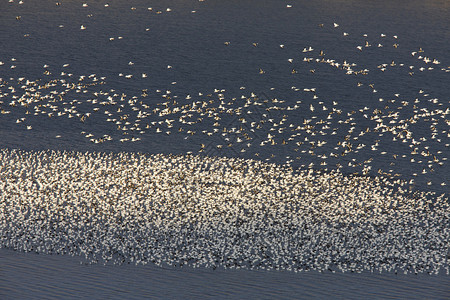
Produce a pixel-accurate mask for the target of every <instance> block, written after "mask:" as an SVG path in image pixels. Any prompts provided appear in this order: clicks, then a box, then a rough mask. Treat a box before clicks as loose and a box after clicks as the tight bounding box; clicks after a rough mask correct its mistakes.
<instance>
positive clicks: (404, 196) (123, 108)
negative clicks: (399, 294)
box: [0, 0, 450, 274]
mask: <svg viewBox="0 0 450 300" xmlns="http://www.w3.org/2000/svg"><path fill="white" fill-rule="evenodd" d="M10 2H13V3H14V1H13V0H10ZM18 4H23V2H22V1H20V2H18ZM57 5H58V6H60V5H62V4H61V3H57ZM83 7H88V4H87V3H84V4H83ZM105 8H108V9H109V4H105ZM287 8H292V6H291V5H287ZM131 9H132V10H136V8H135V7H131ZM148 11H149V12H150V13H154V12H156V13H157V14H161V13H169V12H171V11H172V9H171V8H167V9H164V10H155V9H153V8H148ZM194 12H195V11H192V13H194ZM16 19H17V21H18V22H20V21H21V20H22V17H21V16H17V17H16ZM319 26H320V27H324V26H325V27H326V26H327V25H324V24H319ZM328 26H329V27H331V28H333V29H334V30H335V31H336V34H337V36H339V38H343V39H346V38H348V36H350V35H351V34H350V33H347V32H343V31H341V30H340V26H339V24H336V23H334V24H332V25H328ZM80 30H86V31H88V30H89V27H87V26H86V25H81V26H80ZM83 32H84V31H83ZM25 38H27V36H26V35H25ZM122 38H123V37H111V38H109V40H110V41H111V42H113V41H115V39H122ZM380 40H381V41H383V40H385V41H386V42H385V43H384V42H383V44H382V43H381V42H379V41H380ZM373 41H374V42H371V41H370V39H369V37H368V36H367V35H363V42H362V43H361V45H358V46H357V47H355V49H354V51H355V53H360V54H363V53H364V52H365V51H370V49H369V48H371V47H373V48H377V49H379V51H383V49H384V48H386V49H388V48H389V50H386V54H387V55H390V54H391V53H392V52H395V51H397V50H398V49H399V48H401V47H400V45H399V42H398V37H397V36H392V37H388V36H386V35H385V34H383V33H380V34H379V36H377V37H376V38H373ZM375 41H376V42H375ZM372 44H373V45H372ZM252 46H253V47H260V46H259V44H258V43H256V42H255V43H253V45H249V47H252ZM276 46H277V47H278V45H276ZM224 47H230V48H232V47H233V42H229V41H226V42H224ZM279 48H280V51H285V50H286V46H285V45H279ZM324 51H325V50H319V49H314V48H313V47H312V46H307V47H304V48H303V49H298V57H292V58H287V60H286V66H288V67H289V68H288V69H289V72H290V73H292V75H293V76H294V75H295V74H298V73H299V72H305V71H306V72H305V73H307V74H309V75H310V76H314V74H316V73H319V72H321V70H323V67H324V66H325V67H327V68H329V69H330V70H331V72H335V73H336V74H342V76H350V77H349V78H351V80H356V81H355V83H356V85H357V87H358V88H361V89H365V90H366V91H367V93H368V94H371V95H373V93H378V92H379V87H378V85H377V83H376V82H375V81H370V80H371V79H370V80H368V79H367V78H368V76H367V75H368V74H372V73H375V72H380V73H381V72H385V73H389V72H390V71H391V70H393V69H395V70H396V71H400V72H403V73H404V75H405V76H416V73H422V74H424V73H426V72H443V73H450V67H441V62H440V61H439V60H438V59H437V58H432V57H430V56H427V55H426V54H425V51H424V50H423V49H422V48H419V49H412V50H411V51H410V55H409V56H408V57H407V58H404V61H411V60H413V61H414V63H413V64H408V63H403V62H402V61H394V60H389V62H380V64H379V65H378V66H377V68H376V69H375V70H372V69H370V70H369V69H367V68H363V67H362V68H360V67H359V66H358V64H356V63H354V62H351V61H348V60H340V59H338V58H334V59H333V58H332V57H330V56H329V55H328V54H327V53H325V52H326V51H325V52H324ZM17 63H20V58H8V59H7V60H5V59H3V61H2V60H0V71H2V69H3V70H8V71H11V70H14V69H15V68H16V65H17ZM134 65H135V63H134V62H133V61H130V62H129V63H128V66H129V67H130V68H133V67H134ZM70 68H71V66H70V64H68V63H65V64H63V65H62V66H60V67H59V66H49V65H44V66H43V69H42V72H43V75H44V76H42V78H39V79H33V78H27V76H25V75H23V76H19V77H8V78H0V111H1V115H0V118H3V119H4V120H9V119H8V118H9V116H14V122H15V123H16V124H17V126H21V127H23V129H24V130H33V129H35V128H34V127H33V126H32V125H31V124H32V123H33V120H38V119H39V120H42V119H43V118H46V119H47V118H52V119H53V120H54V119H58V118H64V119H73V122H82V123H84V124H85V125H86V126H85V128H87V129H86V130H83V131H81V132H80V134H83V135H84V136H85V137H86V138H87V139H89V141H91V142H92V143H93V144H98V147H99V148H98V150H99V151H101V150H102V148H101V147H102V144H103V143H116V142H117V143H131V142H133V143H142V142H145V140H146V139H150V138H151V139H154V138H155V136H156V137H157V136H158V135H157V134H161V135H171V136H172V137H173V139H174V141H176V142H177V143H183V142H185V143H189V142H190V141H191V140H193V141H195V142H197V143H198V145H197V149H198V152H199V153H200V154H206V156H204V155H203V156H197V155H195V154H194V153H192V152H188V153H187V154H186V155H184V156H174V155H162V154H161V155H145V154H132V153H118V154H106V153H101V152H95V153H94V152H86V153H76V152H52V151H43V152H26V151H20V150H10V149H3V150H1V153H0V179H1V181H0V199H1V202H0V206H1V213H0V228H1V233H2V235H1V236H0V247H7V248H12V249H16V250H20V251H26V252H30V251H31V252H38V253H46V254H70V255H81V256H84V257H85V262H87V263H95V262H101V263H107V262H109V261H112V262H114V263H138V264H147V263H155V264H158V265H176V266H184V265H186V266H191V267H213V268H217V267H223V268H251V269H253V268H257V269H258V268H261V269H278V270H280V269H283V270H293V271H307V270H320V271H326V270H329V271H332V272H334V271H338V270H339V271H353V272H362V271H363V270H370V271H373V272H375V271H377V272H378V271H379V272H381V271H395V272H400V271H401V272H405V273H408V272H410V273H421V272H428V273H437V272H439V271H440V270H446V272H447V274H448V272H449V266H448V260H449V254H448V247H449V236H450V232H449V210H448V205H449V201H448V194H442V195H437V194H436V193H433V192H421V191H414V192H412V191H411V189H410V186H411V185H414V182H415V180H416V179H417V178H428V177H429V176H430V174H432V173H433V172H435V170H438V169H440V170H442V169H444V168H445V167H446V164H447V155H448V147H449V146H450V141H449V137H450V131H449V130H448V125H450V121H449V119H448V115H449V114H450V106H449V101H448V100H440V99H438V98H436V97H434V96H433V95H432V91H424V90H421V89H417V92H414V93H412V94H410V95H407V96H404V95H401V94H398V93H394V94H392V95H390V96H389V98H385V97H379V98H378V101H377V102H376V103H373V104H372V105H371V106H370V105H367V106H363V107H357V106H352V105H347V104H345V101H346V100H345V99H342V100H340V99H332V100H329V99H322V98H321V97H320V89H321V87H320V83H317V85H318V86H317V87H311V86H304V87H297V86H292V87H291V91H290V92H292V93H295V94H296V95H298V96H296V97H297V98H296V99H297V100H295V101H292V99H278V98H275V97H267V96H265V95H264V94H261V93H256V92H254V91H253V92H252V91H248V90H247V89H246V87H244V86H242V87H240V90H241V91H242V93H241V95H228V93H229V92H227V91H226V89H223V88H217V89H215V90H213V91H202V92H199V91H196V92H195V93H194V92H191V93H190V94H188V93H185V94H183V95H176V94H175V93H174V92H172V91H170V90H167V89H157V90H154V91H152V90H149V89H146V88H145V87H143V88H142V94H141V95H136V96H130V95H127V94H126V93H124V92H123V91H119V90H116V89H105V86H106V85H107V84H108V80H109V79H110V78H107V77H106V76H103V75H98V74H85V75H74V74H72V73H71V71H70ZM167 68H168V69H172V68H175V69H176V66H175V67H173V66H172V65H168V66H167ZM258 72H259V74H261V76H265V74H267V73H269V72H270V70H263V69H262V68H260V69H259V70H255V74H257V73H258ZM381 74H382V73H381ZM118 75H119V77H120V78H122V79H123V80H125V81H126V80H135V79H136V78H146V77H147V76H148V75H147V74H146V73H130V74H124V73H120V74H118ZM114 80H117V78H115V79H114ZM172 84H173V85H176V82H172ZM273 90H274V88H272V89H271V90H270V91H268V94H270V92H271V91H273ZM380 94H381V93H380ZM148 99H151V101H149V100H148ZM155 99H156V102H155ZM151 103H157V104H151ZM299 116H301V117H299ZM100 123H102V124H104V125H106V126H100V127H99V126H98V124H100ZM33 124H34V123H33ZM90 128H91V129H92V131H89V129H90ZM99 128H104V129H105V132H101V133H100V132H99ZM106 129H107V130H106ZM55 138H61V135H57V136H55ZM392 145H394V146H392ZM227 149H228V150H233V151H234V153H235V154H237V155H241V154H242V155H244V154H246V155H247V154H249V153H250V154H251V155H247V156H246V157H251V158H254V159H245V160H244V159H240V158H220V157H210V156H211V155H214V156H215V155H221V154H227V155H228V154H229V153H230V152H227ZM446 149H447V151H446ZM279 156H282V158H281V159H277V158H279ZM273 161H277V162H280V161H281V162H282V163H283V165H276V164H273V163H270V162H273ZM383 163H384V164H385V165H383ZM373 164H375V165H376V167H375V168H373ZM382 165H383V167H382V168H380V167H379V166H382ZM297 166H299V167H300V169H299V170H296V167H297ZM349 168H350V169H351V170H352V171H350V172H349V171H348V170H349ZM318 169H321V171H318ZM377 169H378V170H377ZM342 170H345V171H346V172H345V174H344V173H342V172H341V171H342ZM404 172H410V173H408V174H404ZM350 173H354V174H353V175H348V174H350ZM437 179H438V180H439V181H438V182H436V181H433V182H432V181H431V180H428V179H426V181H427V184H428V185H433V184H436V185H439V186H441V187H443V188H445V186H446V185H447V184H448V183H449V178H448V177H447V178H445V177H444V178H437ZM433 180H435V178H433Z"/></svg>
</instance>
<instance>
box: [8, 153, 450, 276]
mask: <svg viewBox="0 0 450 300" xmlns="http://www.w3.org/2000/svg"><path fill="white" fill-rule="evenodd" d="M0 177H1V181H0V190H1V191H2V193H1V195H0V199H1V201H0V208H1V211H2V213H1V214H0V228H1V232H2V235H1V237H0V246H1V247H7V248H10V249H15V250H19V251H25V252H36V253H44V254H65V255H80V256H82V257H84V262H85V263H107V262H113V263H119V264H120V263H136V264H147V263H153V264H157V265H161V266H188V267H194V268H195V267H207V268H235V269H239V268H248V269H265V270H289V271H309V270H318V271H327V272H328V271H331V272H336V271H342V272H345V271H351V272H362V271H372V272H386V271H388V272H404V273H416V274H417V273H422V272H427V273H430V274H436V273H438V272H439V271H441V272H443V271H446V272H447V274H448V272H449V264H448V259H449V257H448V255H449V253H448V245H449V237H450V232H449V229H450V227H449V220H450V210H449V201H448V198H445V197H444V196H436V195H433V194H432V193H423V192H422V193H419V192H414V193H410V192H408V191H406V190H404V189H402V188H401V187H396V186H395V184H393V183H392V182H390V181H389V180H387V179H386V178H382V177H377V178H369V177H361V176H353V177H348V176H343V175H342V174H341V173H340V172H328V173H324V172H316V171H313V170H308V171H301V172H300V173H295V172H293V170H292V169H290V168H288V167H286V166H280V165H276V164H269V163H264V162H261V161H257V160H244V159H237V158H236V159H233V158H231V159H230V158H208V157H207V158H205V157H200V156H195V155H187V156H182V155H180V156H170V155H144V154H132V153H119V154H105V153H95V152H86V153H77V152H59V151H58V152H55V151H40V152H26V151H20V150H3V151H1V153H0Z"/></svg>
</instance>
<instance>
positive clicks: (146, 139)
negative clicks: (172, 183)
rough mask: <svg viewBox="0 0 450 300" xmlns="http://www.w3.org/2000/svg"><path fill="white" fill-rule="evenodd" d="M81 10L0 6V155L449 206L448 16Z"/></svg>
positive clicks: (430, 7) (361, 6)
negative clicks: (291, 172)
mask: <svg viewBox="0 0 450 300" xmlns="http://www.w3.org/2000/svg"><path fill="white" fill-rule="evenodd" d="M86 3H87V6H86V7H83V5H82V3H81V2H76V1H70V2H67V3H66V2H62V3H61V5H56V4H55V1H23V4H20V3H19V1H17V0H15V1H14V2H12V3H10V2H8V1H2V2H1V3H0V26H1V28H2V30H1V32H0V44H1V45H2V46H1V47H0V61H1V62H2V64H1V65H0V78H2V81H1V82H0V97H1V98H0V101H1V102H0V109H1V110H2V112H4V113H3V114H1V115H0V148H19V149H24V150H44V149H59V150H76V151H88V150H89V151H106V152H109V151H113V152H119V151H126V152H143V153H150V154H151V153H166V154H168V153H175V154H186V153H189V152H192V153H193V154H200V155H209V156H215V155H217V156H228V157H240V158H252V159H259V160H262V161H265V162H274V163H278V164H285V163H287V164H288V165H290V166H292V167H294V169H295V168H301V169H307V168H313V169H322V170H324V169H326V170H327V171H329V170H333V169H337V168H340V169H341V171H342V172H343V173H344V174H351V173H355V172H358V174H360V175H361V174H366V175H369V176H372V177H375V176H381V175H383V176H386V177H388V178H391V180H397V179H400V180H402V184H404V188H405V189H411V190H422V191H431V192H436V194H441V193H448V185H449V184H450V182H449V176H448V171H446V170H447V165H448V161H447V157H448V154H449V151H448V146H449V142H450V141H449V131H448V124H449V123H448V122H449V121H448V114H449V109H450V105H449V100H450V94H449V88H448V83H449V82H450V69H449V66H450V56H449V53H450V52H449V51H448V49H449V48H450V42H449V41H450V26H449V21H448V18H449V16H450V4H449V3H448V2H447V1H426V2H423V1H395V2H393V1H377V2H373V3H372V2H366V1H358V2H357V1H352V2H350V3H349V2H348V1H314V3H310V2H309V1H296V2H294V1H292V3H291V2H286V1H281V2H280V1H258V2H256V1H254V2H252V1H232V2H225V1H210V0H209V1H201V2H200V1H169V2H168V1H154V2H152V3H148V2H147V1H109V2H108V4H109V6H108V7H106V6H105V4H106V2H103V1H102V2H92V3H91V2H86ZM288 4H290V5H292V7H287V5H288ZM149 8H151V10H150V9H149ZM168 8H170V9H168ZM81 28H85V29H81ZM358 47H360V48H358ZM310 48H311V49H312V50H311V51H309V49H310ZM304 49H306V51H305V52H304ZM305 59H306V61H305ZM308 61H309V62H308ZM347 63H348V64H350V65H348V64H347ZM336 64H339V65H336ZM352 64H355V65H352ZM44 66H45V67H44ZM349 68H350V70H349ZM70 74H72V75H70ZM130 75H132V76H130ZM80 76H84V77H80ZM27 80H28V81H29V82H36V84H34V83H29V84H28V85H27V84H26V82H27ZM46 84H47V86H46V87H45V85H46ZM133 97H134V98H133ZM275 99H276V100H275ZM75 100H76V101H75ZM197 101H200V102H197ZM27 102H29V103H28V104H27V106H25V105H24V104H25V103H27ZM27 111H28V113H27ZM230 112H233V113H230ZM249 112H250V113H249ZM49 114H51V115H50V116H49ZM22 118H25V119H23V120H22ZM166 120H169V122H166ZM170 120H174V121H170ZM117 122H120V124H118V123H117ZM127 122H128V123H129V124H126V123H127ZM189 122H191V123H189ZM216 123H217V124H216ZM258 125H259V126H258ZM119 126H120V128H119ZM124 126H126V129H124ZM225 128H226V131H225V130H224V129H225ZM233 128H234V129H233ZM214 129H216V130H217V131H214ZM159 131H161V132H159ZM218 146H219V147H218ZM311 163H313V165H311Z"/></svg>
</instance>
